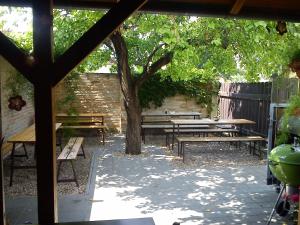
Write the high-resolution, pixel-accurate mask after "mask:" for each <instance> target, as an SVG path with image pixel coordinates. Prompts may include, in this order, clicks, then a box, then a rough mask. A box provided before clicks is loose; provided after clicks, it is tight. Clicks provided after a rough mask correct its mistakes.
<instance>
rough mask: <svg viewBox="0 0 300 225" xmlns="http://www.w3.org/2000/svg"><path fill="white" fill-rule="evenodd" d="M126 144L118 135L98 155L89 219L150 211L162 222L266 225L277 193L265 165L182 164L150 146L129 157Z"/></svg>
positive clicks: (160, 224) (162, 224)
mask: <svg viewBox="0 0 300 225" xmlns="http://www.w3.org/2000/svg"><path fill="white" fill-rule="evenodd" d="M123 146H124V144H123V140H122V139H121V138H114V139H112V140H111V141H110V142H109V143H108V144H107V145H106V147H105V149H104V150H103V151H101V152H100V153H99V154H98V155H97V156H96V157H97V158H96V160H95V162H96V164H95V165H94V177H93V178H92V179H93V185H92V188H94V191H93V197H92V199H91V200H92V201H91V202H92V203H91V211H90V220H105V219H120V218H137V217H149V216H150V217H153V218H154V220H155V223H156V224H157V225H168V224H170V225H171V224H172V223H173V222H175V221H178V222H181V223H182V224H186V225H190V224H193V225H196V224H265V221H266V219H267V217H268V215H269V213H270V211H271V209H272V206H273V204H274V201H275V198H276V193H275V191H274V189H273V187H271V186H267V185H266V184H265V180H266V167H265V166H264V165H259V166H244V167H243V166H239V167H226V166H225V167H214V166H211V167H207V168H195V167H189V166H188V165H182V166H180V164H178V163H174V159H173V158H174V157H172V156H166V155H165V154H164V150H162V148H160V147H157V146H154V145H145V146H144V153H143V154H142V155H141V156H125V155H124V154H123V153H122V152H123V150H122V148H123ZM253 157H254V156H253ZM277 224H278V223H277Z"/></svg>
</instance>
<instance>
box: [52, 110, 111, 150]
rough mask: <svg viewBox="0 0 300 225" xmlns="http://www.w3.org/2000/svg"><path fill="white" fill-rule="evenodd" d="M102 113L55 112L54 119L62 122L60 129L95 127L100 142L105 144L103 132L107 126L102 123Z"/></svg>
mask: <svg viewBox="0 0 300 225" xmlns="http://www.w3.org/2000/svg"><path fill="white" fill-rule="evenodd" d="M104 116H106V115H105V114H102V113H79V114H78V115H68V114H63V113H61V114H57V115H56V120H57V121H58V122H61V123H63V125H62V126H61V128H62V129H96V130H97V132H98V135H99V137H100V138H101V142H102V144H103V145H104V144H105V132H106V130H107V127H106V126H105V125H104Z"/></svg>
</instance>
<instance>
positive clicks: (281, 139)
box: [276, 95, 300, 145]
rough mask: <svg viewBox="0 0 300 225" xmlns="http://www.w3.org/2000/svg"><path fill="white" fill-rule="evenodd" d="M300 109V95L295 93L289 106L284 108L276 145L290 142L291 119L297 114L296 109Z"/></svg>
mask: <svg viewBox="0 0 300 225" xmlns="http://www.w3.org/2000/svg"><path fill="white" fill-rule="evenodd" d="M296 109H298V110H299V109H300V96H299V95H294V96H292V97H291V98H290V100H289V103H288V107H287V108H285V109H284V114H283V116H282V119H281V124H280V130H279V134H278V136H277V137H276V145H280V144H284V143H288V141H289V139H290V130H289V119H290V117H291V116H293V115H294V114H295V110H296Z"/></svg>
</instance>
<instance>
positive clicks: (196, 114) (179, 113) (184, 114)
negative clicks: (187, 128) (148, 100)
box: [142, 111, 201, 116]
mask: <svg viewBox="0 0 300 225" xmlns="http://www.w3.org/2000/svg"><path fill="white" fill-rule="evenodd" d="M142 116H201V113H199V112H175V111H174V112H173V111H168V112H167V113H165V112H152V113H142Z"/></svg>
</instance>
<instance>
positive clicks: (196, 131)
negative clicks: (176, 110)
mask: <svg viewBox="0 0 300 225" xmlns="http://www.w3.org/2000/svg"><path fill="white" fill-rule="evenodd" d="M238 132H239V130H238V129H234V128H231V129H222V128H208V126H207V128H206V129H197V128H196V129H179V130H177V129H175V133H177V134H178V133H180V134H193V135H195V134H198V135H199V136H200V135H203V136H204V137H205V136H208V134H223V133H228V134H229V136H235V135H236V134H237V133H238ZM164 133H165V134H166V146H169V134H173V129H164Z"/></svg>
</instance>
